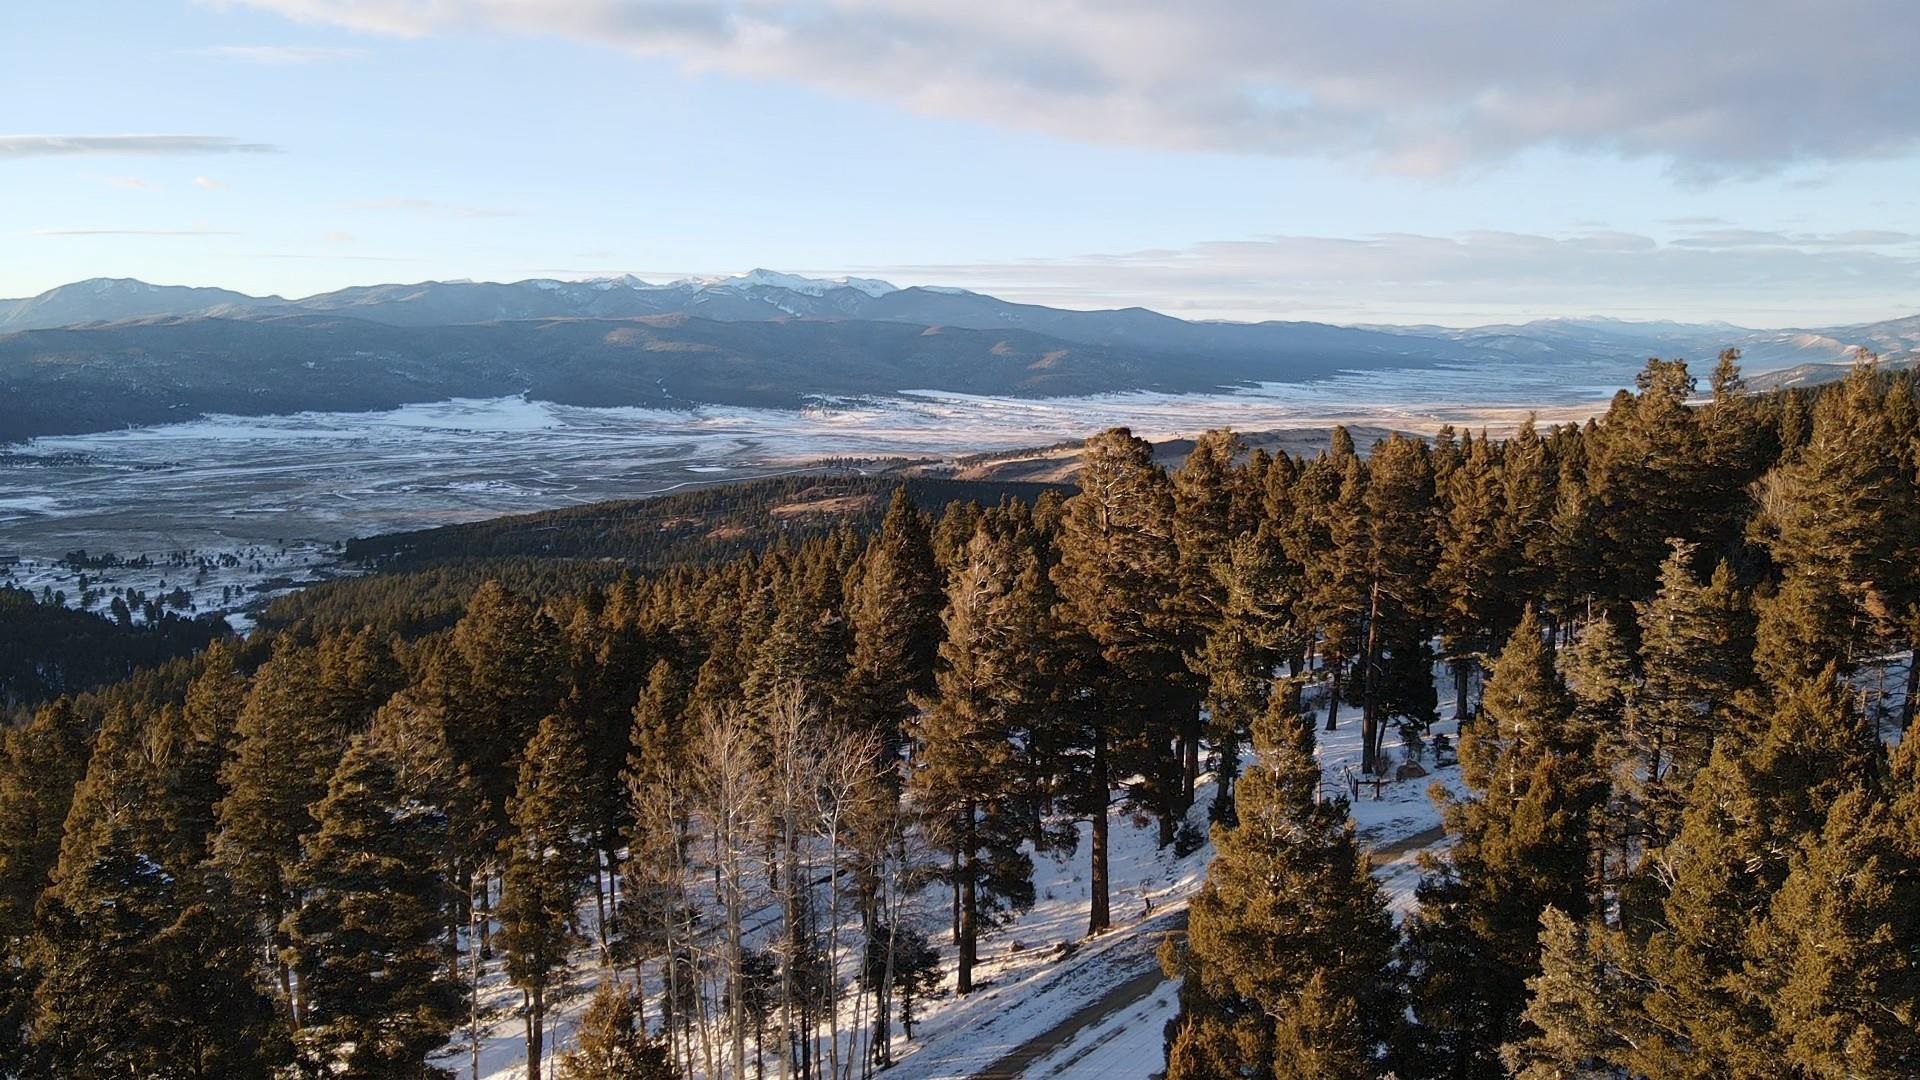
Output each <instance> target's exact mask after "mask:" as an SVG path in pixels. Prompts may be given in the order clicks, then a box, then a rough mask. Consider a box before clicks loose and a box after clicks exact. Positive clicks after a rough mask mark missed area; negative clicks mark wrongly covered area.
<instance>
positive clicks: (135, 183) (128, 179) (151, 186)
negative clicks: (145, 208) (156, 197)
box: [102, 176, 160, 191]
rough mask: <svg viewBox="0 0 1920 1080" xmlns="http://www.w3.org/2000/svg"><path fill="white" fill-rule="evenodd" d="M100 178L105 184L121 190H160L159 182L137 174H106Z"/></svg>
mask: <svg viewBox="0 0 1920 1080" xmlns="http://www.w3.org/2000/svg"><path fill="white" fill-rule="evenodd" d="M102 179H103V181H104V182H105V183H106V184H107V186H109V187H117V188H119V189H120V190H122V191H159V190H160V185H159V184H156V183H154V182H153V181H151V180H147V179H144V178H142V177H138V176H108V177H103V178H102Z"/></svg>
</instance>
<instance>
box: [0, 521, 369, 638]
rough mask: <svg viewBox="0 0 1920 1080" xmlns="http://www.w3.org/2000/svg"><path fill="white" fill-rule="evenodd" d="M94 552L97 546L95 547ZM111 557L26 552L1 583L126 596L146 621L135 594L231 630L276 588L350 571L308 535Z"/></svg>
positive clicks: (71, 602) (81, 600) (1, 572)
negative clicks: (219, 619)
mask: <svg viewBox="0 0 1920 1080" xmlns="http://www.w3.org/2000/svg"><path fill="white" fill-rule="evenodd" d="M94 554H95V557H96V558H97V557H98V555H99V554H102V553H94ZM142 556H144V558H142ZM127 559H128V560H131V561H124V560H123V561H119V562H116V563H113V564H111V565H101V564H97V563H94V564H89V563H85V562H79V561H70V560H68V559H66V558H64V557H62V558H58V559H47V558H24V559H21V560H20V561H19V562H17V563H14V564H12V565H7V566H0V585H10V586H12V587H14V588H20V589H27V590H29V591H31V592H32V593H33V594H34V595H36V596H42V597H44V596H46V595H47V594H49V593H51V594H53V596H54V597H55V598H56V599H64V600H65V602H66V605H67V606H68V607H72V608H79V609H82V610H86V611H94V612H98V613H100V614H102V615H105V614H107V612H108V610H109V608H110V606H111V605H112V603H113V600H114V598H115V597H116V596H117V597H120V598H121V599H123V600H124V599H126V598H127V594H128V592H129V590H131V591H132V593H133V594H134V596H135V598H136V599H134V600H129V601H128V604H127V606H128V608H129V611H130V614H131V615H132V616H133V621H134V622H135V623H141V622H144V621H146V614H145V612H144V610H143V607H142V604H141V603H140V602H139V601H138V598H139V597H145V598H146V600H147V601H151V602H153V603H157V604H159V605H160V606H161V608H162V609H163V610H165V611H166V612H168V613H170V614H174V615H179V616H183V617H192V616H197V615H206V614H214V613H217V614H221V615H224V616H225V617H226V620H227V622H228V624H230V625H231V626H233V628H234V629H235V630H238V631H241V632H243V633H244V632H245V631H247V630H249V629H251V628H252V625H253V614H252V611H253V609H255V608H257V607H259V606H260V605H262V604H264V603H266V601H268V600H271V599H272V598H274V597H276V596H283V595H285V594H287V593H289V592H292V591H294V590H295V589H299V588H304V587H305V586H307V585H311V584H313V583H315V582H317V581H324V580H327V579H328V578H331V577H337V576H339V575H340V574H343V573H349V572H352V571H351V568H349V567H345V566H342V565H340V564H338V563H336V561H335V557H334V552H333V550H332V549H331V547H330V546H328V545H322V544H319V543H314V542H311V541H293V542H290V543H287V544H275V545H267V544H255V545H247V546H241V547H223V548H212V549H200V550H195V551H179V552H165V553H149V552H141V553H137V554H134V555H129V556H127Z"/></svg>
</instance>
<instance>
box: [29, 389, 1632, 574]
mask: <svg viewBox="0 0 1920 1080" xmlns="http://www.w3.org/2000/svg"><path fill="white" fill-rule="evenodd" d="M1637 367H1638V361H1637V360H1621V361H1619V362H1617V363H1615V362H1608V363H1592V364H1583V365H1575V366H1574V367H1572V368H1571V369H1570V368H1569V367H1568V365H1566V364H1564V363H1552V364H1546V363H1537V362H1527V361H1519V360H1516V361H1513V362H1511V363H1506V364H1500V365H1498V366H1496V367H1487V366H1484V365H1482V366H1470V365H1454V366H1446V365H1442V366H1436V367H1431V368H1421V369H1413V370H1404V371H1365V372H1350V373H1346V374H1343V375H1339V376H1336V377H1333V378H1329V379H1323V380H1317V381H1311V382H1301V383H1271V384H1264V385H1261V386H1257V387H1244V388H1222V389H1221V390H1220V391H1219V392H1217V393H1212V394H1158V393H1128V394H1110V395H1102V396H1096V397H1082V398H989V397H975V396H969V395H964V394H951V393H939V392H931V391H923V392H915V393H910V394H906V395H902V396H897V397H889V398H871V399H858V400H820V401H816V402H815V403H814V404H813V405H812V406H811V407H809V408H806V409H803V410H796V411H788V410H777V409H752V408H738V407H722V406H698V407H694V408H691V409H688V410H684V411H682V410H657V409H636V408H590V407H580V406H566V405H556V404H553V403H551V402H543V401H533V400H527V399H524V398H492V399H462V400H452V401H442V402H436V403H428V404H419V405H410V406H406V407H403V408H399V409H394V410H389V411H385V412H372V413H300V414H295V415H291V416H269V417H238V416H210V417H206V418H203V419H198V420H193V421H188V422H183V423H177V424H166V425H161V426H156V427H141V428H128V429H123V430H118V431H108V432H99V433H95V434H88V435H69V436H53V437H45V438H39V439H35V440H32V441H31V442H29V443H26V444H24V445H21V446H19V447H17V448H15V449H12V450H10V451H8V452H5V453H0V561H5V560H8V559H10V558H11V559H13V560H17V561H18V564H19V565H16V566H12V567H0V575H6V574H7V572H8V570H11V571H12V575H11V577H10V578H9V577H6V576H0V581H7V580H10V581H11V582H12V583H15V584H20V585H23V586H26V587H30V588H32V589H34V590H35V591H36V592H40V591H41V590H45V589H52V590H56V591H61V592H64V593H66V594H67V595H68V597H69V598H70V599H74V600H77V599H78V598H79V596H80V595H81V594H82V592H83V591H84V590H83V589H82V588H80V587H79V582H78V577H79V573H78V571H76V570H74V569H73V568H70V567H64V566H62V565H60V563H61V560H62V559H63V557H64V556H66V555H67V554H68V553H69V552H74V551H80V550H84V551H86V552H88V553H89V554H90V555H92V556H96V557H97V556H101V555H113V556H116V557H119V558H121V559H136V558H138V557H139V556H142V555H145V556H147V557H148V558H149V559H150V560H152V561H154V562H156V563H163V562H168V561H169V560H170V556H178V557H180V558H183V559H186V560H187V561H189V562H193V563H196V564H197V563H202V562H209V563H212V564H215V565H219V564H226V563H231V564H235V565H237V566H238V567H240V568H241V569H239V570H237V571H235V572H233V573H229V574H226V575H224V576H222V577H221V578H220V580H218V581H214V582H213V583H212V585H211V587H210V588H205V589H200V590H197V591H195V595H194V601H195V603H196V605H197V609H198V610H202V611H206V610H227V609H238V608H239V607H241V606H243V604H242V602H240V601H237V600H233V599H232V598H233V597H234V596H235V594H242V595H244V596H245V597H247V598H248V599H249V600H251V599H257V598H259V597H260V596H262V595H265V594H266V593H271V592H273V591H278V590H283V589H284V588H286V587H290V581H294V580H302V581H303V580H306V579H307V576H308V573H309V572H310V570H312V569H314V568H319V569H321V570H322V571H323V572H324V571H325V564H326V562H327V560H326V557H325V553H326V550H327V549H328V548H329V547H331V545H333V544H334V543H336V542H338V541H342V540H346V539H349V538H352V537H355V536H366V535H372V534H377V533H382V532H389V531H396V530H405V529H416V528H423V527H428V526H433V525H440V524H448V523H454V522H464V521H474V520H480V519H484V518H488V517H493V516H497V515H500V514H507V513H518V512H525V511H530V510H541V509H550V508H555V507H561V506H568V505H576V504H582V503H591V502H597V501H601V500H605V499H621V498H638V497H644V496H648V495H655V494H661V493H664V492H669V491H673V490H676V489H679V488H683V487H686V486H689V485H697V484H711V483H717V482H724V481H727V480H733V479H741V478H747V477H755V476H767V475H774V474H778V473H782V472H786V471H789V470H793V469H797V468H803V467H805V466H806V465H808V464H809V463H811V462H816V461H819V460H821V459H825V458H839V459H854V460H860V459H900V458H914V459H933V460H939V459H944V458H949V457H955V456H962V455H966V454H971V453H977V452H983V451H995V450H1012V449H1020V448H1026V447H1035V446H1044V445H1049V444H1052V443H1056V442H1059V441H1061V440H1063V439H1071V438H1077V437H1081V436H1085V435H1088V434H1091V433H1093V432H1096V431H1099V430H1101V429H1103V428H1107V427H1111V426H1116V425H1125V426H1130V427H1132V428H1133V429H1134V430H1135V431H1136V432H1137V433H1139V434H1142V435H1145V436H1148V437H1151V438H1170V437H1176V436H1182V435H1191V434H1194V433H1196V432H1199V431H1203V430H1206V429H1208V428H1214V427H1221V426H1230V427H1233V428H1235V429H1237V430H1241V431H1268V430H1283V429H1316V428H1325V427H1326V426H1328V425H1331V424H1334V423H1346V424H1351V425H1371V426H1375V427H1384V428H1396V429H1401V430H1409V431H1420V432H1428V431H1432V430H1435V429H1437V428H1438V427H1439V426H1440V425H1442V424H1449V423H1450V424H1454V425H1456V426H1460V427H1473V428H1480V427H1486V428H1489V429H1491V430H1493V431H1495V432H1499V431H1504V430H1511V429H1512V428H1513V427H1514V426H1516V425H1517V424H1518V423H1519V422H1520V421H1521V420H1522V419H1523V418H1524V417H1525V416H1526V415H1527V414H1528V413H1529V412H1530V411H1537V412H1539V413H1540V414H1541V416H1542V418H1543V419H1563V418H1576V417H1583V416H1586V415H1589V414H1591V413H1592V412H1594V411H1597V410H1599V409H1601V408H1604V407H1605V404H1606V401H1607V399H1608V397H1609V396H1610V395H1611V394H1612V393H1613V392H1614V391H1615V390H1617V389H1619V388H1621V387H1623V386H1626V385H1629V384H1630V383H1631V381H1632V376H1633V372H1634V371H1635V370H1636V369H1637ZM262 552H265V553H268V554H269V557H267V558H262V557H261V553H262ZM256 565H258V566H259V567H260V569H259V571H258V572H257V573H255V572H253V570H252V568H253V567H254V566H256ZM120 576H121V577H124V578H126V579H127V580H126V581H124V582H122V583H121V584H122V586H123V587H125V586H132V587H135V588H138V589H140V590H141V591H145V592H154V591H156V590H158V587H159V584H160V580H161V578H162V577H163V576H164V577H166V578H167V580H168V585H167V590H170V589H172V588H174V587H176V586H177V585H178V584H179V583H178V581H177V579H178V578H179V576H180V575H178V574H170V575H160V574H154V575H147V576H140V575H135V574H132V573H131V572H129V571H127V570H126V569H124V568H123V569H122V570H121V571H120ZM263 584H264V585H266V586H267V588H266V589H265V590H264V591H263V590H262V588H261V586H262V585H263ZM222 586H230V587H231V591H230V592H229V593H228V594H227V597H226V598H225V599H223V598H222V597H221V595H220V589H221V587H222ZM167 590H159V591H167Z"/></svg>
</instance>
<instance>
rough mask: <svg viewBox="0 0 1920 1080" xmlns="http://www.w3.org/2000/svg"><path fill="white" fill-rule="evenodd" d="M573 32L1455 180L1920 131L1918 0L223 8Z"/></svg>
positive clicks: (983, 108) (1060, 121) (850, 87)
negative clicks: (1456, 173) (1555, 160)
mask: <svg viewBox="0 0 1920 1080" xmlns="http://www.w3.org/2000/svg"><path fill="white" fill-rule="evenodd" d="M223 2H228V3H239V4H244V5H246V6H251V7H256V8H264V9H270V10H274V11H278V12H280V13H282V14H285V15H287V16H290V17H292V18H294V19H297V20H300V21H303V22H309V23H328V24H332V25H336V26H345V27H351V28H354V29H358V30H361V31H365V32H369V33H379V34H390V35H401V36H422V35H428V34H435V33H442V32H471V31H473V30H493V31H497V32H503V33H512V34H524V35H528V36H541V37H546V36H552V35H560V36H565V37H571V38H574V39H576V40H582V41H589V42H595V43H599V44H603V45H607V46H611V47H614V48H619V49H624V50H627V51H630V52H633V53H635V54H639V55H644V56H649V57H661V58H666V59H669V60H672V61H676V62H678V63H680V64H681V65H683V66H684V67H685V68H687V69H688V70H690V71H694V72H701V73H707V72H713V73H720V74H727V75H735V76H742V77H747V78H754V79H768V80H776V81H781V82H786V83H789V84H796V85H802V86H806V87H809V88H812V89H815V90H819V91H822V92H826V93H830V94H836V95H841V96H846V97H857V98H862V99H867V100H875V101H881V102H885V103H887V104H889V105H894V106H898V107H901V108H905V109H909V110H912V111H916V112H920V113H927V114H934V115H941V116H950V117H960V118H965V119H970V120H980V121H985V122H989V123H994V124H1000V125H1005V126H1011V127H1019V128H1026V129H1036V130H1041V131H1046V132H1050V133H1053V134H1057V135H1061V136H1065V137H1068V138H1074V139H1080V140H1085V141H1095V142H1117V143H1129V144H1139V145H1150V146H1158V147H1172V148H1179V149H1201V150H1227V151H1239V152H1249V153H1272V154H1310V155H1335V156H1357V157H1360V158H1363V159H1367V160H1370V161H1372V162H1374V163H1376V164H1377V165H1379V166H1381V167H1383V168H1386V169H1390V170H1397V171H1402V172H1412V173H1433V172H1446V171H1452V170H1457V169H1462V168H1466V167H1471V166H1473V165H1475V164H1478V163H1483V162H1487V161H1496V160H1501V159H1504V158H1507V157H1510V156H1512V155H1515V154H1519V153H1522V152H1524V151H1527V150H1532V149H1541V148H1545V149H1571V150H1575V151H1581V152H1591V153H1598V154H1607V155H1619V156H1623V157H1630V158H1631V157H1651V158H1654V159H1665V161H1666V162H1667V164H1668V165H1669V167H1670V168H1671V169H1672V170H1674V171H1675V172H1676V173H1677V174H1679V175H1682V176H1686V177H1692V178H1696V179H1697V178H1703V177H1712V176H1717V175H1725V174H1729V173H1735V174H1751V173H1760V172H1769V171H1778V170H1782V169H1786V168H1788V167H1794V166H1805V165H1809V164H1813V163H1818V162H1823V161H1845V160H1857V159H1870V158H1878V157H1885V156H1888V155H1894V154H1902V153H1907V152H1909V151H1911V150H1913V149H1914V148H1915V146H1916V145H1920V110H1915V109H1914V108H1912V102H1914V101H1916V100H1920V65H1915V64H1914V63H1912V57H1911V52H1912V42H1913V41H1915V40H1916V39H1920V6H1916V5H1914V4H1913V3H1912V2H1911V0H1851V2H1849V3H1845V4H1815V3H1808V2H1806V0H1699V2H1697V3H1694V4H1691V5H1684V6H1681V7H1676V6H1675V5H1673V4H1672V3H1671V2H1670V0H1613V2H1610V3H1604V4H1575V5H1546V6H1543V5H1541V4H1540V3H1538V0H1460V2H1458V3H1451V4H1435V3H1432V2H1431V0H1356V2H1354V3H1348V4H1326V3H1316V2H1313V0H1188V2H1186V3H1181V4H1153V3H1114V2H1112V0H1050V2H1048V3H1045V4H1037V5H1036V4H1033V3H1031V2H1028V0H974V2H968V3H958V2H930V0H857V2H856V0H789V2H780V3H775V2H771V0H596V2H592V3H581V2H579V0H412V2H408V3H383V2H379V0H223Z"/></svg>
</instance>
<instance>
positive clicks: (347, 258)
mask: <svg viewBox="0 0 1920 1080" xmlns="http://www.w3.org/2000/svg"><path fill="white" fill-rule="evenodd" d="M259 255H260V258H263V259H299V260H306V261H311V262H372V263H407V262H419V261H420V260H419V259H416V258H412V257H410V256H402V255H342V254H340V253H338V252H331V253H327V254H314V253H311V252H303V251H262V252H260V253H259Z"/></svg>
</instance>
